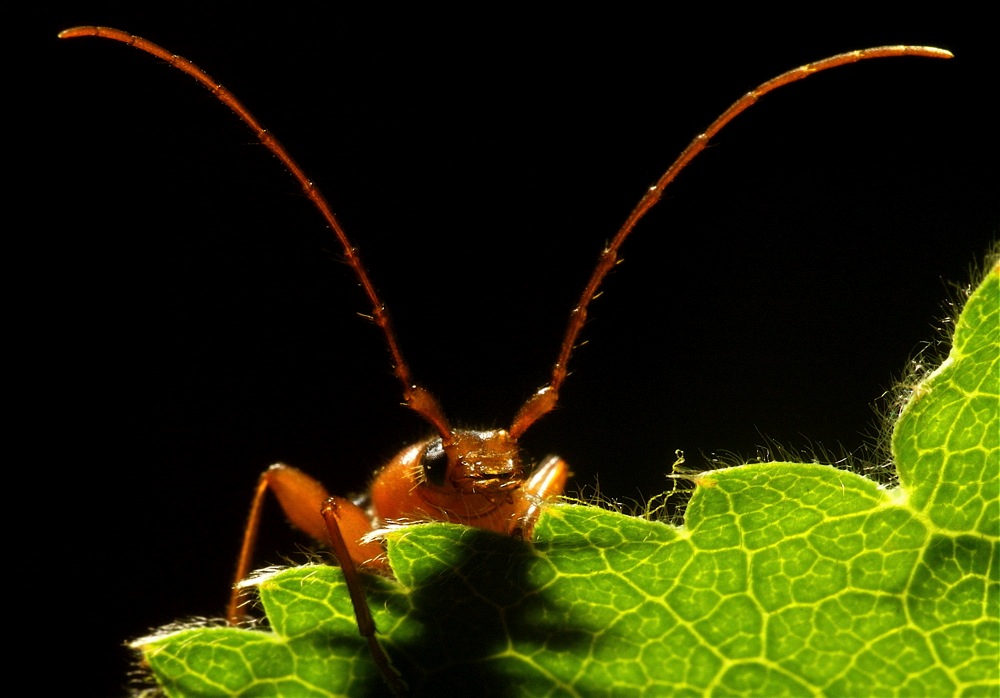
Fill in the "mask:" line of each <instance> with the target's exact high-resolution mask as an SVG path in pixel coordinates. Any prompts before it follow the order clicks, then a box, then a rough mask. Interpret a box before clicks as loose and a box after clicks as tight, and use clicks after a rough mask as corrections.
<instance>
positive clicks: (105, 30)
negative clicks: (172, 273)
mask: <svg viewBox="0 0 1000 698" xmlns="http://www.w3.org/2000/svg"><path fill="white" fill-rule="evenodd" d="M81 36H96V37H102V38H106V39H113V40H115V41H121V42H123V43H125V44H128V45H129V46H133V47H135V48H137V49H139V50H141V51H145V52H146V53H150V54H152V55H154V56H156V57H157V58H160V59H162V60H164V61H166V62H167V63H168V64H170V65H171V66H173V67H174V68H177V69H178V70H182V71H184V72H185V73H187V74H188V75H190V76H191V77H193V78H194V79H195V80H197V81H198V82H200V83H201V84H202V85H204V86H205V87H207V88H208V90H209V91H210V92H211V93H212V94H214V95H215V96H216V97H217V98H218V99H219V101H221V102H222V103H223V104H225V105H226V106H228V107H229V108H230V109H232V110H233V111H234V112H235V113H236V115H237V116H238V117H239V118H240V119H242V120H243V122H244V123H246V124H247V125H248V126H249V127H250V128H251V130H253V132H254V133H255V134H256V135H257V138H258V139H259V140H260V142H261V143H262V144H264V146H265V147H266V148H267V149H268V150H270V151H271V152H272V153H274V155H275V156H277V158H278V159H279V160H281V162H282V163H283V164H284V165H285V167H286V168H287V169H288V171H289V172H291V174H292V176H293V177H294V178H295V179H296V181H297V182H298V183H299V184H300V185H301V187H302V190H303V191H304V192H305V195H306V196H307V197H308V198H309V200H310V201H312V203H313V205H314V206H316V208H317V209H318V210H319V212H320V214H321V215H322V216H323V218H324V219H325V220H326V222H327V224H328V225H329V226H330V228H331V229H332V230H333V232H334V235H336V236H337V240H339V241H340V245H341V247H342V248H343V251H344V256H345V257H346V259H347V262H348V264H350V265H351V268H352V269H354V273H355V274H356V275H357V277H358V281H359V282H360V283H361V287H362V288H363V289H364V292H365V294H366V295H367V296H368V300H369V302H370V303H371V305H372V318H373V319H374V320H375V324H377V325H378V326H379V327H380V328H382V332H383V334H384V335H385V339H386V343H387V344H388V345H389V353H390V354H391V355H392V362H393V367H392V370H393V373H394V374H395V375H396V378H397V379H398V380H399V382H400V384H401V385H402V387H403V399H404V400H405V401H406V405H407V406H408V407H409V408H410V409H412V410H414V411H415V412H417V413H418V414H419V415H421V416H422V417H423V418H424V419H426V420H427V421H428V422H430V423H431V424H432V425H433V426H434V428H435V429H436V430H437V432H438V434H439V435H440V436H441V438H442V439H443V440H444V442H445V445H449V444H450V443H451V442H452V440H453V439H452V430H451V426H450V425H449V423H448V420H447V419H446V418H445V415H444V410H443V409H442V408H441V405H440V403H438V401H437V399H436V398H435V397H434V396H433V395H431V393H429V392H428V391H427V390H425V389H424V388H423V387H421V386H419V385H417V384H416V383H414V382H413V378H412V377H411V375H410V368H409V365H408V364H407V363H406V360H405V359H404V358H403V354H402V352H401V351H400V349H399V343H398V341H397V339H396V334H395V332H394V331H393V329H392V323H391V322H390V320H389V315H388V313H387V311H386V309H385V306H384V304H383V303H382V300H381V299H380V298H379V296H378V293H377V292H376V291H375V286H374V285H373V284H372V282H371V279H370V278H369V277H368V272H366V271H365V267H364V265H363V264H362V263H361V258H360V257H359V256H358V251H357V249H356V248H355V247H354V245H353V244H352V243H351V241H350V239H349V238H348V237H347V234H346V233H345V232H344V229H343V228H342V227H341V225H340V222H339V221H338V220H337V217H336V216H335V215H334V213H333V210H332V209H331V208H330V205H329V203H328V202H327V200H326V198H325V197H324V196H323V194H322V193H321V192H320V191H319V189H317V188H316V186H315V185H314V184H313V183H312V181H311V180H310V179H309V178H308V177H306V174H305V172H303V171H302V168H301V167H299V165H298V163H297V162H295V160H293V159H292V157H291V155H289V154H288V151H286V150H285V148H284V146H283V145H281V143H280V142H279V141H278V139H277V138H275V137H274V136H273V135H271V133H270V132H269V131H267V130H266V129H265V128H264V127H263V126H261V125H260V123H259V122H258V121H257V119H255V118H254V116H253V114H251V113H250V111H249V110H248V109H247V108H246V107H245V106H243V103H242V102H240V101H239V100H238V99H237V98H236V96H235V95H234V94H233V93H232V92H230V91H229V90H228V89H226V88H225V87H223V86H222V85H221V84H219V83H217V82H216V81H215V80H214V79H212V77H211V76H209V75H208V73H206V72H205V71H204V70H202V69H201V68H199V67H198V66H197V65H195V64H194V63H192V62H191V61H189V60H188V59H186V58H184V57H182V56H178V55H176V54H173V53H171V52H169V51H167V50H166V49H164V48H162V47H161V46H159V45H157V44H154V43H153V42H152V41H147V40H146V39H143V38H142V37H139V36H135V35H133V34H129V33H128V32H124V31H121V30H120V29H112V28H110V27H93V26H88V27H73V28H72V29H67V30H65V31H63V32H60V34H59V38H61V39H72V38H77V37H81ZM896 56H922V57H925V58H952V54H951V52H949V51H945V50H944V49H939V48H933V47H929V46H879V47H876V48H867V49H862V50H860V51H851V52H848V53H841V54H838V55H836V56H831V57H830V58H824V59H823V60H821V61H816V62H814V63H807V64H806V65H803V66H800V67H798V68H795V69H794V70H789V71H788V72H786V73H782V74H781V75H779V76H777V77H775V78H771V79H770V80H768V81H766V82H764V83H762V84H761V85H759V86H758V87H756V88H755V89H753V90H751V91H750V92H747V93H746V94H745V95H743V96H742V97H740V98H739V99H738V100H736V101H735V102H734V103H733V104H732V105H731V106H730V107H729V108H728V109H727V110H726V111H725V112H723V113H722V115H721V116H719V117H718V118H717V119H716V120H715V121H713V122H712V123H711V125H709V127H708V128H707V129H705V131H704V132H702V133H700V134H698V135H697V136H695V137H694V139H693V140H692V141H691V142H690V143H689V144H688V146H687V147H686V148H685V149H684V151H683V152H682V153H681V154H680V155H679V156H678V157H677V159H676V160H674V162H673V164H672V165H670V167H669V168H668V169H667V171H666V172H664V173H663V175H662V176H661V177H660V178H659V179H658V180H657V181H656V183H655V184H654V185H653V186H651V187H650V188H649V189H648V190H647V191H646V193H645V194H644V195H643V197H642V199H640V200H639V203H638V205H636V207H635V208H634V209H633V210H632V213H631V214H629V217H628V218H627V219H626V221H625V223H624V224H623V225H622V226H621V228H619V229H618V232H617V233H615V236H614V237H613V238H612V239H611V242H610V243H609V244H608V246H607V247H606V248H605V249H604V251H603V252H601V256H600V258H599V259H598V262H597V266H596V267H595V268H594V271H593V273H592V274H591V275H590V280H589V281H588V282H587V285H586V286H585V287H584V289H583V293H581V294H580V299H579V300H578V301H577V304H576V307H574V308H573V310H572V312H570V317H569V322H568V324H567V327H566V334H565V336H564V337H563V341H562V345H561V346H560V348H559V355H558V357H557V358H556V362H555V364H554V365H553V367H552V378H551V379H550V380H549V382H548V383H547V384H546V385H544V386H543V387H542V388H540V389H539V390H538V391H537V392H535V394H534V395H532V396H531V397H529V398H528V400H527V401H526V402H525V403H524V404H523V405H522V406H521V408H520V409H519V410H518V412H517V415H516V416H515V417H514V421H513V422H512V424H511V428H510V435H511V437H512V438H513V439H515V440H516V439H517V438H519V437H520V436H521V435H522V434H523V433H524V432H525V431H527V429H528V428H529V427H530V426H531V425H532V424H534V423H535V422H536V421H538V420H539V419H541V418H542V417H543V416H544V415H546V414H548V413H549V412H550V411H551V410H552V409H553V408H554V407H555V406H556V403H557V402H558V401H559V389H560V388H561V387H562V384H563V382H564V381H565V380H566V377H567V376H568V375H569V372H568V368H567V366H568V364H569V359H570V357H571V356H572V354H573V349H574V348H575V347H576V340H577V337H578V336H579V335H580V331H581V330H582V329H583V325H584V323H585V322H586V320H587V306H588V305H589V304H590V301H591V300H593V299H594V297H595V296H596V294H597V290H598V288H600V285H601V283H602V282H603V281H604V277H606V276H607V275H608V272H610V271H611V269H612V268H613V267H614V266H615V264H616V262H617V261H618V250H619V248H621V246H622V243H624V242H625V239H626V238H627V237H628V236H629V235H630V234H631V233H632V230H633V229H634V228H635V226H636V224H638V222H639V221H640V220H642V218H643V216H645V215H646V213H647V212H649V210H650V209H651V208H653V206H655V205H656V204H657V202H659V200H660V197H661V196H662V195H663V190H664V189H665V188H666V187H667V185H669V184H670V183H671V182H672V181H674V179H676V178H677V175H678V174H680V172H681V171H682V170H683V169H684V168H685V167H687V165H688V164H689V163H690V162H691V161H692V160H693V159H694V158H695V156H696V155H698V153H700V152H701V151H702V150H704V149H705V146H706V145H707V144H708V142H709V140H711V139H712V138H713V137H714V136H715V135H716V134H717V133H718V132H719V131H720V130H722V128H723V127H724V126H725V125H726V124H728V123H729V122H730V121H732V120H733V119H734V118H736V116H738V115H739V114H740V113H742V112H743V111H745V110H746V109H747V108H749V107H750V106H751V105H753V104H754V103H756V102H757V100H758V99H760V98H761V97H763V96H764V95H766V94H767V93H768V92H771V91H772V90H776V89H778V88H779V87H782V86H784V85H788V84H789V83H793V82H796V81H798V80H802V79H803V78H807V77H809V76H810V75H813V74H814V73H818V72H821V71H823V70H827V69H829V68H836V67H838V66H842V65H847V64H849V63H856V62H858V61H863V60H868V59H870V58H891V57H896Z"/></svg>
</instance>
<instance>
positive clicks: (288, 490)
mask: <svg viewBox="0 0 1000 698" xmlns="http://www.w3.org/2000/svg"><path fill="white" fill-rule="evenodd" d="M82 36H96V37H104V38H109V39H113V40H116V41H121V42H124V43H127V44H129V45H131V46H134V47H135V48H138V49H140V50H143V51H145V52H147V53H150V54H152V55H154V56H156V57H158V58H160V59H162V60H164V61H166V62H167V63H169V64H170V65H172V66H173V67H175V68H178V69H179V70H182V71H183V72H185V73H187V74H189V75H191V76H192V77H194V78H195V79H196V80H198V81H199V82H201V83H202V84H203V85H205V86H206V87H207V88H208V89H209V90H210V91H211V92H212V93H213V94H214V95H215V96H216V97H217V98H218V99H219V100H220V101H222V102H223V103H224V104H226V105H227V106H228V107H229V108H230V109H232V110H233V111H234V112H235V113H236V114H237V115H238V116H239V117H240V118H241V119H242V120H243V121H244V122H245V123H246V124H247V125H248V126H250V128H251V129H252V130H253V131H254V132H255V133H256V135H257V137H258V138H259V139H260V141H261V142H262V143H263V145H264V146H266V147H267V148H268V149H269V150H270V151H271V152H272V153H273V154H274V155H275V156H277V157H278V158H279V159H280V160H281V161H282V163H283V164H284V165H285V167H286V168H287V169H288V170H289V171H290V172H291V174H292V175H293V176H294V177H295V179H296V180H297V181H298V182H299V184H300V185H301V186H302V189H303V191H304V192H305V194H306V196H307V197H308V198H309V199H310V201H312V203H313V204H314V205H315V207H316V208H317V209H318V210H319V212H320V213H321V215H322V216H323V218H324V219H325V220H326V222H327V224H328V225H329V226H330V228H331V229H332V230H333V232H334V234H335V235H336V237H337V239H338V240H339V242H340V245H341V247H342V250H343V253H344V256H345V258H346V260H347V262H348V263H349V265H350V266H351V267H352V269H353V270H354V272H355V274H356V276H357V278H358V281H359V282H360V285H361V286H362V288H363V290H364V292H365V294H366V295H367V297H368V299H369V301H370V303H371V306H372V318H373V319H374V321H375V323H376V324H377V325H378V326H379V327H380V328H381V329H382V332H383V334H384V335H385V338H386V341H387V344H388V348H389V351H390V354H391V356H392V360H393V372H394V374H395V376H396V378H397V379H398V381H399V383H400V385H401V386H402V392H403V398H404V400H405V403H406V405H407V406H408V407H409V408H410V409H412V410H414V411H415V412H416V413H417V414H419V415H420V416H421V417H422V418H423V419H424V420H426V421H427V422H428V423H429V424H430V425H431V426H432V427H433V429H434V431H435V432H436V436H433V437H431V438H429V439H426V440H424V441H421V442H419V443H417V444H414V445H412V446H409V447H407V448H405V449H404V450H403V451H402V452H400V453H399V454H398V455H397V456H396V457H395V458H393V459H392V460H391V461H390V462H389V463H388V464H386V465H385V466H384V467H383V468H382V469H381V470H379V471H378V472H377V473H376V475H375V477H374V479H373V481H372V484H371V487H370V491H369V493H368V495H367V499H366V500H365V501H363V502H354V501H351V500H348V499H345V498H343V497H338V496H331V495H330V494H329V493H327V491H326V490H325V488H324V487H323V486H322V485H321V484H320V483H319V482H318V481H317V480H315V479H313V478H312V477H310V476H309V475H306V474H305V473H303V472H302V471H300V470H298V469H296V468H293V467H290V466H287V465H283V464H278V465H274V466H272V467H271V468H270V469H268V470H267V471H266V472H265V473H264V474H263V475H262V476H261V478H260V481H259V484H258V487H257V490H256V493H255V496H254V498H253V503H252V506H251V511H250V516H249V519H248V522H247V526H246V530H245V534H244V541H243V545H242V548H241V551H240V556H239V562H238V565H237V573H236V578H237V581H240V580H242V579H243V578H244V577H245V576H246V575H247V574H248V573H249V572H250V566H251V562H252V558H253V549H254V544H255V540H256V536H257V532H258V530H259V526H260V516H261V509H262V506H263V502H264V499H265V496H266V494H267V492H268V491H272V492H274V494H275V496H276V498H277V499H278V501H279V503H280V504H281V507H282V509H283V510H284V512H285V514H286V515H287V517H288V518H289V520H290V521H291V522H292V523H293V524H294V525H295V526H296V527H298V528H299V529H301V530H302V531H304V532H305V533H307V534H309V535H310V536H312V537H313V538H315V539H317V540H319V541H320V542H322V543H324V544H329V545H330V546H331V547H332V548H333V550H334V553H335V554H336V556H337V558H338V560H339V562H340V564H341V566H342V568H343V571H344V575H345V578H346V580H347V585H348V589H349V591H350V593H351V597H352V602H353V605H354V610H355V614H356V616H357V620H358V626H359V632H360V633H361V635H362V636H363V637H365V639H366V641H367V643H368V645H369V648H370V650H371V653H372V657H373V659H374V660H375V662H376V663H377V664H378V666H379V667H380V670H381V672H382V674H383V676H384V678H385V680H386V682H387V683H388V685H389V687H390V688H391V689H392V690H393V692H394V693H397V694H401V693H403V692H405V690H406V687H405V684H404V683H403V682H402V680H401V678H400V677H399V675H398V674H397V673H396V672H395V670H394V669H393V667H392V665H391V663H390V662H389V659H388V657H387V656H386V654H385V652H384V650H383V649H382V648H381V646H380V645H379V643H378V641H377V637H376V629H375V625H374V622H373V621H372V618H371V615H370V612H369V610H368V607H367V604H366V601H365V598H364V593H363V590H362V587H361V585H360V582H359V580H358V572H357V570H358V568H359V567H361V568H365V569H370V570H374V571H377V572H381V573H384V574H391V570H390V569H388V566H387V564H386V562H385V560H384V557H383V556H382V546H381V543H380V542H378V541H377V540H371V539H370V537H368V535H367V534H369V533H371V532H372V531H373V530H375V529H376V528H378V527H380V526H382V525H383V524H385V523H386V522H396V521H421V520H443V521H450V522H454V523H460V524H466V525H470V526H477V527H480V528H484V529H487V530H490V531H495V532H498V533H503V534H507V535H512V536H518V537H523V538H528V537H530V535H531V531H532V527H533V525H534V523H535V521H536V519H537V516H538V513H539V511H540V507H541V506H542V504H543V503H544V501H545V500H546V499H549V498H551V497H554V496H558V495H560V494H561V493H562V492H563V490H564V487H565V484H566V481H567V479H568V477H569V475H570V473H569V468H568V465H567V464H566V462H565V461H563V460H562V459H561V458H558V457H555V456H550V457H549V458H547V459H545V460H544V461H542V463H541V464H539V465H538V466H537V467H535V468H534V469H531V468H529V467H527V466H526V464H525V463H524V462H522V455H521V452H520V449H519V447H518V439H519V438H520V437H521V436H522V435H523V434H524V433H525V431H526V430H527V429H528V428H529V427H530V426H531V425H532V424H534V423H535V422H536V421H538V420H539V419H540V418H541V417H543V416H544V415H545V414H547V413H548V412H550V411H551V410H552V409H553V408H554V407H555V406H556V404H557V402H558V398H559V389H560V387H561V386H562V384H563V382H564V381H565V379H566V377H567V375H568V372H567V364H568V362H569V359H570V356H571V354H572V351H573V348H574V346H575V344H576V340H577V338H578V336H579V333H580V331H581V330H582V328H583V325H584V322H585V319H586V314H587V307H588V305H589V303H590V301H591V299H592V298H594V296H595V295H596V293H597V291H598V288H599V287H600V285H601V282H602V281H603V279H604V277H605V276H606V275H607V274H608V272H609V271H610V270H611V269H612V268H613V267H614V265H615V264H616V262H617V260H618V250H619V248H620V247H621V245H622V243H623V242H624V240H625V239H626V238H627V237H628V235H629V234H630V233H631V232H632V230H633V229H634V228H635V225H636V224H637V223H638V222H639V220H640V219H641V218H642V217H643V216H644V215H645V214H646V213H647V212H648V211H649V209H650V208H652V207H653V206H654V205H655V204H656V203H657V202H658V201H659V199H660V197H661V195H662V192H663V190H664V189H665V187H666V186H667V185H668V184H669V183H670V182H671V181H673V180H674V179H675V178H676V176H677V175H678V173H679V172H680V171H681V170H682V169H683V168H684V167H685V166H686V165H687V164H688V163H689V162H690V161H691V160H692V159H693V158H694V157H695V156H696V155H697V154H698V153H699V152H701V151H702V150H703V149H704V148H705V146H706V145H707V143H708V141H709V140H710V139H711V138H712V137H713V136H714V135H715V134H716V133H718V131H719V130H720V129H721V128H722V127H723V126H725V125H726V124H727V123H728V122H729V121H731V120H732V119H733V118H734V117H735V116H736V115H738V114H739V113H741V112H742V111H744V110H745V109H747V108H748V107H749V106H750V105H752V104H753V103H755V102H756V101H757V99H759V98H760V97H761V96H763V95H764V94H766V93H768V92H770V91H772V90H774V89H776V88H778V87H781V86H783V85H786V84H788V83H791V82H794V81H797V80H800V79H802V78H805V77H807V76H809V75H811V74H813V73H815V72H818V71H821V70H825V69H827V68H833V67H836V66H840V65H844V64H847V63H853V62H856V61H859V60H864V59H868V58H878V57H889V56H902V55H917V56H926V57H937V58H947V57H950V56H951V54H950V53H948V52H947V51H943V50H940V49H934V48H928V47H915V46H886V47H878V48H871V49H864V50H861V51H854V52H851V53H845V54H839V55H837V56H833V57H831V58H827V59H824V60H821V61H817V62H815V63H810V64H807V65H804V66H801V67H799V68H796V69H794V70H791V71H788V72H786V73H783V74H781V75H779V76H777V77H775V78H773V79H771V80H769V81H767V82H765V83H763V84H761V85H760V86H759V87H757V88H756V89H755V90H752V91H750V92H748V93H747V94H745V95H744V96H743V97H741V98H740V99H739V100H737V101H736V102H735V103H734V104H733V105H732V106H730V107H729V109H727V110H726V111H725V112H724V113H723V114H722V115H720V116H719V117H718V118H717V119H716V120H715V121H714V122H713V123H712V124H711V125H710V126H709V127H708V128H707V129H706V130H705V131H704V132H703V133H701V134H699V135H698V136H696V137H695V138H694V139H693V140H692V141H691V143H690V144H689V145H688V147H687V148H686V149H685V150H684V151H683V152H682V153H681V154H680V156H679V157H678V158H677V159H676V160H675V161H674V163H673V164H672V165H671V166H670V168H669V169H668V170H667V171H666V172H665V173H664V174H663V175H662V176H661V177H660V178H659V179H658V180H657V182H656V183H655V184H654V185H653V186H651V187H650V188H649V189H648V190H647V191H646V193H645V194H644V196H643V197H642V199H641V200H640V201H639V203H638V205H637V206H636V207H635V209H634V210H633V211H632V213H631V214H630V215H629V217H628V218H627V219H626V221H625V223H624V224H623V225H622V226H621V227H620V228H619V230H618V232H617V233H616V234H615V236H614V237H613V238H612V240H611V242H610V243H609V244H608V245H607V246H606V247H605V249H604V250H603V252H602V253H601V256H600V259H599V261H598V263H597V266H596V267H595V269H594V271H593V272H592V274H591V276H590V279H589V281H588V282H587V284H586V286H585V287H584V290H583V292H582V294H581V295H580V297H579V300H578V302H577V304H576V306H575V307H574V309H573V310H572V312H571V314H570V319H569V323H568V327H567V330H566V333H565V335H564V337H563V340H562V344H561V346H560V351H559V355H558V357H557V359H556V362H555V364H554V367H553V370H552V375H551V378H550V380H549V382H548V383H547V384H546V385H545V386H543V387H542V388H541V389H539V390H538V391H537V392H536V393H534V394H533V395H532V396H531V397H530V398H529V399H528V400H527V401H526V402H525V403H524V405H522V407H521V408H520V409H519V410H518V412H517V414H516V415H515V417H514V419H513V421H512V423H511V426H510V427H509V428H508V429H506V430H505V429H493V430H483V431H476V430H467V429H457V428H453V427H452V426H451V424H450V422H449V421H448V420H447V418H446V417H445V414H444V411H443V409H442V408H441V406H440V405H439V403H438V401H437V400H436V399H435V398H434V397H433V396H432V395H431V394H430V393H429V392H428V391H427V390H425V389H424V388H422V387H421V386H419V385H417V384H416V383H415V382H414V381H413V379H412V377H411V375H410V369H409V366H408V364H407V363H406V361H405V360H404V359H403V356H402V353H401V351H400V349H399V346H398V342H397V340H396V336H395V333H394V331H393V329H392V326H391V324H390V321H389V318H388V315H387V314H386V312H385V310H384V306H383V304H382V301H381V299H380V298H379V296H378V295H377V293H376V291H375V288H374V286H373V284H372V282H371V280H370V279H369V277H368V274H367V272H366V271H365V268H364V266H363V265H362V263H361V260H360V259H359V257H358V255H357V253H356V250H355V248H354V247H353V245H352V244H351V242H350V240H349V239H348V238H347V236H346V234H345V232H344V231H343V229H342V227H341V225H340V223H339V221H338V220H337V218H336V217H335V216H334V214H333V212H332V210H331V208H330V206H329V204H328V203H327V201H326V199H325V198H324V197H323V195H322V194H321V193H320V192H319V191H318V189H316V188H315V186H314V185H313V184H312V182H311V181H310V180H309V179H308V178H307V177H306V175H305V173H304V172H303V171H302V170H301V168H300V167H299V165H298V164H297V163H296V162H295V161H294V160H293V159H292V158H291V156H290V155H289V154H288V153H287V151H285V149H284V147H283V146H282V145H281V143H280V142H278V141H277V139H275V138H274V136H272V135H271V134H270V133H269V132H268V131H266V130H265V129H264V128H263V127H262V126H261V125H260V124H259V123H258V122H257V120H256V119H255V118H254V116H253V115H252V114H251V113H250V112H249V111H248V110H247V109H246V108H245V107H244V106H243V104H242V103H241V102H240V101H239V100H238V99H237V98H236V97H235V96H234V95H233V94H232V93H231V92H229V91H228V90H227V89H226V88H224V87H222V86H221V85H219V84H218V83H216V82H215V81H214V80H213V79H212V78H211V77H210V76H209V75H208V74H206V73H205V72H204V71H203V70H201V69H200V68H198V67H197V66H196V65H194V64H193V63H191V62H190V61H188V60H187V59H185V58H182V57H180V56H176V55H174V54H172V53H170V52H169V51H167V50H165V49H163V48H162V47H160V46H158V45H156V44H154V43H152V42H150V41H147V40H146V39H143V38H141V37H138V36H134V35H131V34H128V33H126V32H124V31H121V30H118V29H111V28H107V27H94V26H85V27H75V28H72V29H68V30H65V31H63V32H62V33H60V37H61V38H75V37H82ZM243 594H244V592H243V591H241V590H240V588H238V587H236V588H234V591H233V593H232V596H231V600H230V604H229V607H228V611H227V618H228V619H229V620H230V622H232V623H236V622H238V621H239V620H240V616H241V614H240V606H241V604H242V602H243Z"/></svg>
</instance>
